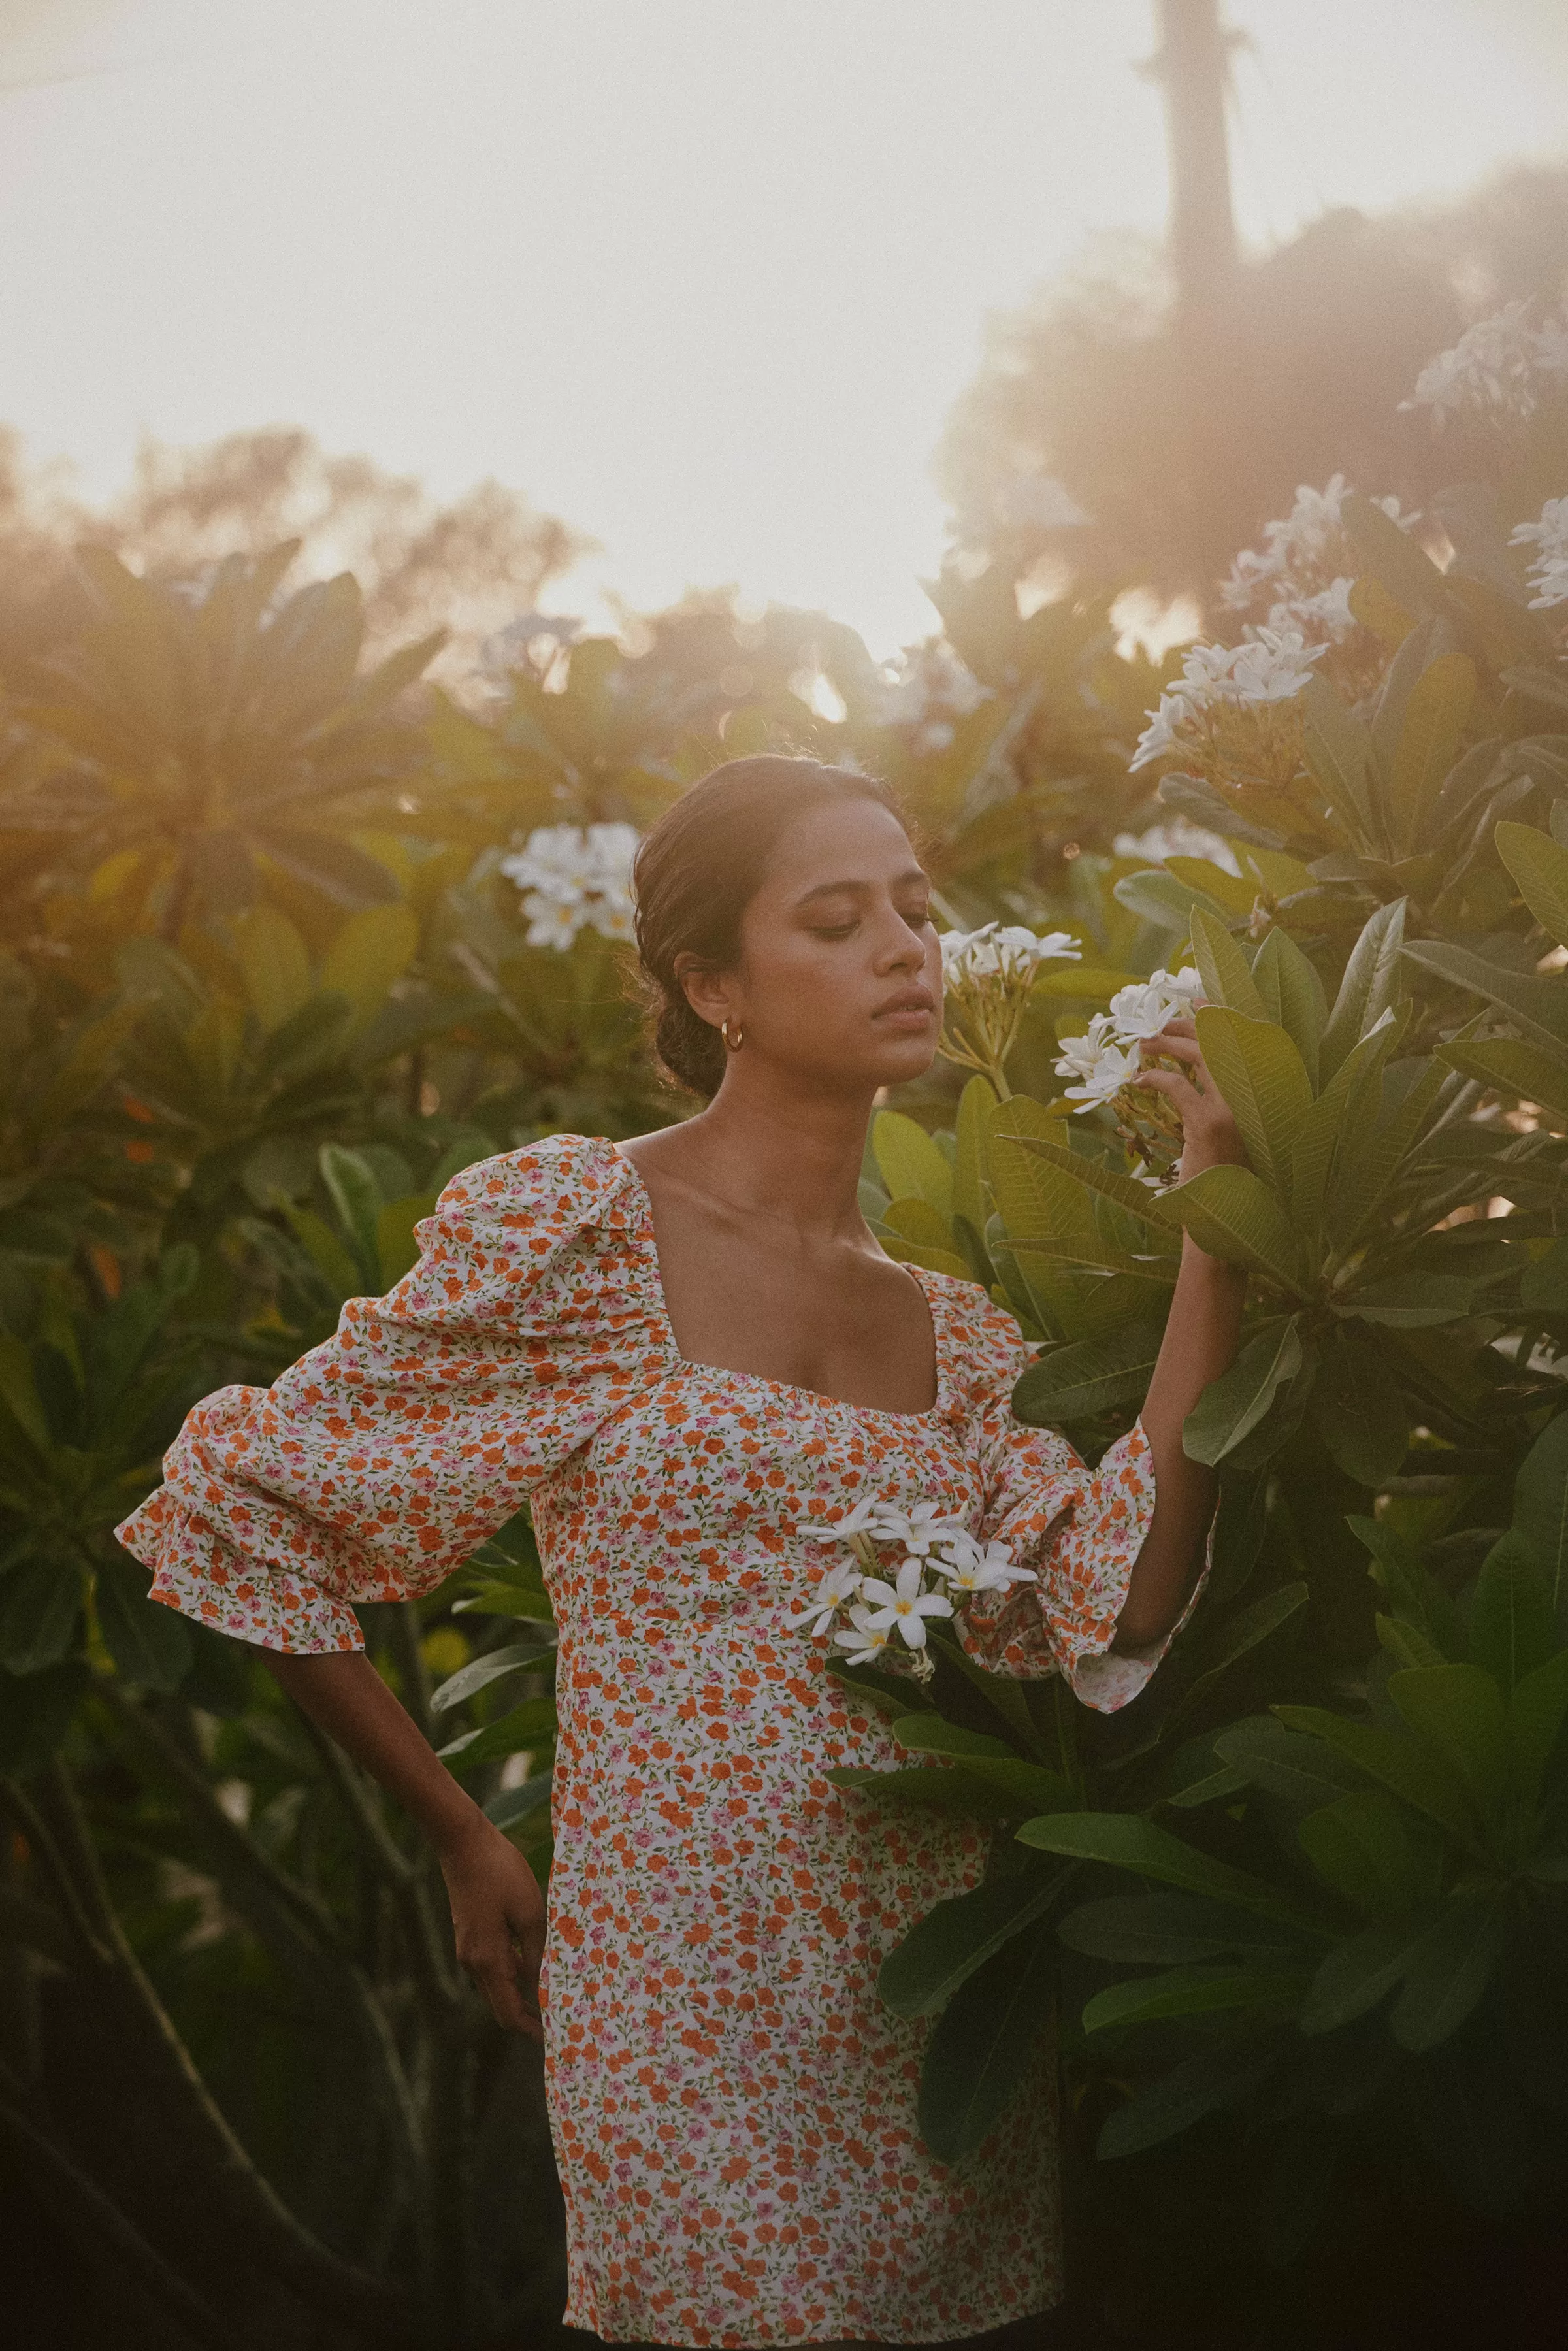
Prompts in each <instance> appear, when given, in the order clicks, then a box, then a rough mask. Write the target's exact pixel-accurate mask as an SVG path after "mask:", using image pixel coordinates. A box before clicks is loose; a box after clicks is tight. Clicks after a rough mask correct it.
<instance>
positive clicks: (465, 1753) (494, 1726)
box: [435, 1698, 558, 1771]
mask: <svg viewBox="0 0 1568 2351" xmlns="http://www.w3.org/2000/svg"><path fill="white" fill-rule="evenodd" d="M557 1729H558V1724H557V1719H556V1706H555V1700H554V1698H525V1699H524V1701H523V1703H522V1705H521V1706H515V1707H513V1708H512V1710H511V1712H510V1713H509V1714H504V1715H502V1716H501V1718H500V1719H499V1721H497V1722H487V1723H486V1724H485V1726H484V1728H483V1729H480V1730H465V1731H464V1733H463V1734H462V1736H461V1738H458V1739H454V1740H449V1741H448V1742H447V1744H446V1745H445V1746H444V1747H438V1748H437V1749H436V1750H435V1751H436V1753H437V1754H438V1755H439V1756H440V1758H441V1760H442V1761H443V1762H444V1763H445V1764H447V1765H449V1766H451V1767H452V1768H454V1769H456V1768H458V1766H459V1765H460V1766H461V1769H462V1770H463V1771H468V1770H470V1769H471V1768H472V1766H473V1765H475V1764H476V1763H497V1762H499V1761H501V1760H502V1758H503V1757H505V1756H507V1755H520V1754H522V1753H524V1752H526V1751H527V1750H529V1749H531V1748H535V1747H542V1746H545V1745H548V1743H549V1740H552V1739H553V1738H554V1737H555V1735H556V1730H557Z"/></svg>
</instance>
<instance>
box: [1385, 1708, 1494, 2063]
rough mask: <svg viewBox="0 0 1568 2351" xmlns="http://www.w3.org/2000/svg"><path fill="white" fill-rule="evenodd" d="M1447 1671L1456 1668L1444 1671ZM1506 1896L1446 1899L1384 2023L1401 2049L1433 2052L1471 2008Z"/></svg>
mask: <svg viewBox="0 0 1568 2351" xmlns="http://www.w3.org/2000/svg"><path fill="white" fill-rule="evenodd" d="M1448 1670H1449V1671H1454V1670H1457V1668H1453V1667H1450V1668H1448ZM1506 1903H1507V1896H1506V1895H1504V1894H1501V1893H1499V1894H1493V1895H1483V1896H1469V1895H1450V1896H1449V1897H1448V1901H1447V1902H1445V1904H1444V1905H1443V1907H1442V1909H1441V1910H1440V1911H1439V1912H1438V1914H1437V1918H1436V1920H1435V1922H1434V1923H1433V1925H1432V1926H1431V1927H1430V1928H1428V1929H1427V1933H1426V1934H1425V1935H1423V1936H1422V1938H1421V1939H1420V1941H1419V1942H1418V1943H1417V1944H1416V1948H1415V1949H1414V1951H1413V1952H1412V1953H1411V1954H1410V1957H1409V1963H1408V1965H1407V1967H1406V1972H1405V1989H1404V1991H1402V1992H1401V1993H1400V1995H1399V1997H1398V1999H1397V2000H1396V2001H1395V2003H1394V2012H1393V2015H1392V2017H1391V2018H1390V2020H1389V2022H1390V2023H1391V2024H1392V2026H1393V2029H1394V2038H1395V2039H1396V2041H1397V2043H1399V2046H1400V2047H1401V2049H1410V2050H1422V2049H1436V2048H1437V2047H1438V2045H1439V2044H1440V2043H1443V2042H1445V2041H1448V2040H1449V2039H1451V2037H1452V2036H1453V2034H1454V2033H1456V2032H1458V2029H1459V2027H1460V2025H1461V2024H1463V2022H1464V2021H1465V2019H1466V2017H1467V2016H1469V2014H1470V2012H1471V2011H1472V2010H1473V2009H1474V2008H1475V2006H1476V2004H1477V2002H1478V2001H1479V1999H1480V1997H1481V1994H1482V1993H1483V1992H1484V1991H1485V1990H1486V1988H1487V1984H1488V1982H1489V1981H1490V1977H1491V1972H1492V1970H1493V1968H1494V1967H1495V1966H1496V1965H1497V1962H1498V1960H1499V1959H1500V1957H1501V1956H1502V1949H1503V1945H1504V1943H1505V1941H1506V1940H1507V1935H1508V1915H1507V1909H1506Z"/></svg>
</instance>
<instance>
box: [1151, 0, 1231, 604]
mask: <svg viewBox="0 0 1568 2351" xmlns="http://www.w3.org/2000/svg"><path fill="white" fill-rule="evenodd" d="M1155 8H1156V16H1157V19H1158V24H1159V33H1160V47H1159V50H1158V53H1157V54H1156V55H1155V57H1151V58H1150V60H1149V62H1148V65H1147V66H1146V67H1145V72H1147V73H1148V74H1149V75H1150V76H1151V77H1152V78H1154V79H1155V80H1156V81H1158V82H1160V83H1161V84H1162V86H1163V89H1164V92H1165V109H1166V138H1167V141H1168V144H1169V151H1170V189H1171V199H1170V228H1169V234H1168V239H1167V246H1166V250H1167V252H1168V255H1169V258H1170V268H1171V277H1172V279H1173V281H1174V286H1175V294H1176V308H1175V319H1174V325H1175V329H1176V333H1175V358H1176V381H1175V383H1173V385H1172V392H1173V394H1174V395H1175V397H1176V401H1177V402H1179V406H1180V411H1181V415H1182V420H1183V424H1184V433H1183V443H1184V464H1183V466H1182V474H1183V481H1182V489H1183V494H1184V502H1185V504H1186V507H1187V513H1188V517H1189V528H1190V530H1191V533H1192V537H1193V540H1194V543H1195V544H1196V545H1197V546H1198V547H1200V548H1202V549H1205V550H1206V561H1207V567H1208V569H1210V570H1212V571H1214V572H1216V573H1217V574H1218V572H1219V571H1222V570H1223V569H1224V568H1225V565H1226V562H1227V561H1228V550H1229V545H1230V538H1231V532H1232V528H1233V521H1232V518H1231V517H1230V515H1229V512H1228V507H1229V504H1230V501H1229V499H1228V496H1227V485H1228V466H1227V458H1226V441H1227V422H1226V408H1227V402H1228V398H1229V396H1230V371H1229V367H1228V350H1229V345H1230V340H1231V325H1230V310H1231V298H1232V295H1233V292H1234V289H1235V287H1236V283H1237V280H1238V278H1239V276H1240V268H1241V256H1240V254H1239V250H1238V246H1237V241H1236V218H1235V214H1234V213H1233V211H1232V209H1231V202H1230V151H1229V142H1228V135H1227V130H1226V120H1225V99H1226V89H1227V85H1228V78H1229V52H1230V50H1231V49H1232V48H1233V47H1235V46H1236V44H1237V42H1238V40H1239V38H1241V36H1239V35H1238V34H1236V33H1233V32H1231V31H1229V30H1228V28H1227V26H1225V25H1224V24H1223V23H1222V22H1221V17H1220V0H1155ZM1216 584H1218V581H1217V583H1216Z"/></svg>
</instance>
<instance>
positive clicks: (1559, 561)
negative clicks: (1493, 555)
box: [1509, 498, 1568, 612]
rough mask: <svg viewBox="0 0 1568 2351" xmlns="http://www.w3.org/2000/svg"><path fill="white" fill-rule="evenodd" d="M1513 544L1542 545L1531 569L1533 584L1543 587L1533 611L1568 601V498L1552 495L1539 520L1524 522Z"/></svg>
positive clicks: (1515, 545) (1536, 597) (1511, 538)
mask: <svg viewBox="0 0 1568 2351" xmlns="http://www.w3.org/2000/svg"><path fill="white" fill-rule="evenodd" d="M1509 545H1510V546H1511V547H1535V548H1538V549H1540V552H1539V554H1538V555H1537V556H1536V558H1535V559H1534V561H1533V562H1532V563H1531V567H1530V572H1529V578H1530V582H1531V587H1533V588H1535V589H1537V590H1539V593H1538V594H1536V595H1534V596H1532V597H1531V600H1530V609H1531V611H1532V612H1542V611H1550V610H1551V608H1552V606H1553V605H1554V604H1564V603H1568V498H1548V499H1547V501H1546V504H1545V505H1544V506H1543V507H1542V509H1541V515H1540V518H1539V520H1538V521H1535V522H1521V523H1520V524H1519V525H1518V527H1517V528H1515V530H1514V531H1513V532H1512V534H1511V537H1510V539H1509Z"/></svg>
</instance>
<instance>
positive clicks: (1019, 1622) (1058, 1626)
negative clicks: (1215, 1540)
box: [958, 1293, 1207, 1714]
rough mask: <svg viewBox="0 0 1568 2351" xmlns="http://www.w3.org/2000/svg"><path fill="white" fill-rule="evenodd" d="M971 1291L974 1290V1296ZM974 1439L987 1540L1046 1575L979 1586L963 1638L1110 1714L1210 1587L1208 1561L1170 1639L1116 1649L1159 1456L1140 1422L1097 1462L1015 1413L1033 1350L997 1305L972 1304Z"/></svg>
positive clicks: (1011, 1670)
mask: <svg viewBox="0 0 1568 2351" xmlns="http://www.w3.org/2000/svg"><path fill="white" fill-rule="evenodd" d="M972 1294H973V1293H971V1295H972ZM970 1341H971V1352H970V1369H969V1376H970V1383H971V1384H970V1393H969V1403H970V1412H971V1416H972V1417H971V1432H972V1441H973V1443H974V1444H975V1446H976V1447H977V1450H978V1453H979V1457H980V1465H981V1473H982V1478H983V1483H984V1490H985V1505H984V1516H983V1520H982V1524H981V1527H980V1530H979V1532H980V1535H981V1539H982V1540H983V1541H1000V1542H1005V1543H1008V1544H1010V1545H1011V1547H1012V1552H1013V1559H1014V1562H1015V1564H1016V1565H1018V1566H1019V1567H1027V1568H1031V1569H1033V1571H1034V1573H1035V1574H1036V1576H1037V1577H1038V1579H1039V1581H1038V1582H1037V1583H1029V1584H1023V1585H1018V1586H1015V1587H1014V1589H1013V1590H1012V1591H1011V1592H1010V1593H978V1594H977V1596H976V1598H975V1599H974V1600H973V1601H972V1602H971V1604H970V1605H969V1607H968V1608H967V1610H966V1611H965V1612H964V1614H963V1616H962V1617H961V1618H960V1620H959V1625H958V1634H959V1638H960V1639H961V1640H962V1642H963V1644H964V1646H965V1647H966V1649H967V1650H968V1652H969V1654H970V1655H971V1656H973V1657H974V1658H975V1659H976V1660H977V1662H978V1663H979V1664H981V1665H983V1666H985V1667H988V1669H989V1671H991V1672H992V1673H1000V1674H1009V1675H1012V1676H1015V1677H1018V1678H1019V1679H1020V1680H1032V1679H1037V1678H1039V1677H1043V1676H1044V1675H1047V1674H1051V1673H1060V1674H1061V1675H1063V1676H1064V1677H1065V1678H1066V1680H1067V1682H1068V1685H1069V1687H1071V1690H1072V1692H1073V1694H1074V1696H1075V1697H1077V1698H1081V1699H1082V1701H1083V1703H1084V1705H1085V1706H1090V1707H1092V1708H1094V1709H1095V1710H1096V1712H1098V1713H1101V1714H1113V1713H1114V1712H1115V1711H1116V1709H1117V1708H1119V1707H1124V1706H1125V1705H1126V1704H1127V1703H1128V1701H1129V1700H1130V1699H1132V1698H1136V1697H1137V1695H1138V1693H1139V1691H1140V1690H1141V1689H1142V1688H1143V1687H1144V1686H1145V1683H1146V1682H1147V1681H1148V1679H1149V1677H1150V1676H1151V1675H1152V1674H1153V1672H1154V1670H1155V1667H1156V1666H1157V1665H1158V1664H1159V1661H1160V1659H1161V1658H1162V1657H1163V1656H1164V1655H1165V1653H1166V1649H1167V1648H1168V1647H1169V1646H1170V1644H1171V1642H1172V1641H1173V1640H1174V1638H1175V1637H1176V1633H1177V1632H1179V1631H1180V1629H1181V1626H1182V1625H1185V1624H1186V1620H1187V1617H1188V1616H1189V1615H1190V1614H1191V1613H1192V1610H1193V1608H1194V1606H1195V1605H1196V1604H1197V1597H1198V1593H1200V1592H1201V1591H1202V1589H1203V1583H1204V1581H1205V1579H1206V1578H1207V1567H1206V1568H1205V1571H1204V1574H1203V1576H1200V1577H1199V1579H1198V1582H1197V1585H1196V1586H1195V1588H1194V1591H1193V1593H1192V1594H1191V1596H1190V1597H1189V1599H1188V1601H1187V1603H1186V1607H1185V1608H1184V1609H1183V1611H1182V1614H1181V1616H1180V1618H1179V1619H1178V1620H1177V1622H1176V1625H1173V1626H1172V1628H1171V1630H1170V1632H1169V1633H1167V1634H1166V1635H1165V1637H1164V1639H1162V1640H1161V1641H1159V1642H1157V1643H1155V1644H1153V1645H1152V1646H1149V1647H1147V1648H1145V1649H1142V1650H1137V1651H1118V1652H1117V1653H1116V1654H1115V1655H1113V1654H1112V1653H1111V1644H1112V1642H1113V1639H1114V1638H1115V1634H1116V1620H1117V1618H1118V1616H1119V1615H1120V1614H1121V1612H1122V1609H1123V1607H1124V1604H1125V1602H1126V1598H1127V1588H1128V1584H1129V1583H1130V1580H1131V1577H1132V1573H1133V1567H1134V1562H1135V1561H1136V1559H1137V1556H1138V1553H1139V1552H1140V1551H1141V1550H1142V1549H1143V1544H1144V1538H1145V1535H1146V1534H1147V1533H1148V1531H1149V1525H1150V1521H1151V1520H1152V1519H1153V1517H1154V1509H1155V1471H1154V1459H1153V1456H1152V1454H1151V1452H1150V1448H1149V1441H1148V1438H1147V1437H1146V1436H1145V1433H1144V1427H1143V1423H1142V1422H1141V1421H1139V1422H1138V1423H1136V1424H1135V1425H1134V1426H1133V1427H1132V1428H1130V1429H1129V1430H1128V1431H1127V1433H1126V1435H1125V1436H1124V1437H1118V1438H1117V1439H1116V1441H1115V1443H1114V1444H1113V1445H1112V1446H1111V1447H1109V1448H1108V1449H1107V1451H1106V1452H1105V1453H1104V1454H1103V1456H1102V1458H1101V1459H1100V1461H1099V1463H1098V1465H1097V1467H1096V1468H1092V1469H1091V1468H1088V1467H1087V1465H1086V1464H1085V1463H1084V1462H1083V1461H1082V1459H1081V1458H1079V1456H1078V1454H1077V1453H1076V1452H1074V1450H1073V1448H1072V1447H1071V1445H1069V1443H1068V1442H1067V1440H1066V1438H1065V1437H1059V1436H1058V1435H1057V1434H1056V1433H1055V1432H1054V1431H1053V1430H1051V1429H1046V1428H1030V1427H1027V1426H1025V1425H1024V1423H1023V1422H1022V1421H1019V1420H1017V1419H1015V1418H1014V1416H1013V1410H1012V1390H1013V1386H1014V1384H1015V1382H1016V1381H1017V1379H1018V1376H1019V1373H1020V1372H1021V1371H1023V1370H1024V1368H1025V1367H1026V1365H1028V1364H1030V1363H1031V1362H1032V1361H1033V1359H1034V1350H1033V1349H1032V1348H1031V1347H1030V1346H1028V1345H1027V1344H1026V1343H1024V1342H1023V1341H1022V1340H1021V1339H1020V1338H1019V1332H1018V1328H1017V1325H1016V1324H1015V1323H1014V1322H1013V1321H1012V1319H1011V1317H1010V1316H1009V1315H1007V1314H1005V1313H1003V1312H1002V1311H1000V1310H999V1309H996V1308H991V1307H988V1306H987V1307H979V1306H977V1308H976V1309H975V1310H974V1322H973V1325H972V1328H971V1332H970Z"/></svg>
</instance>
